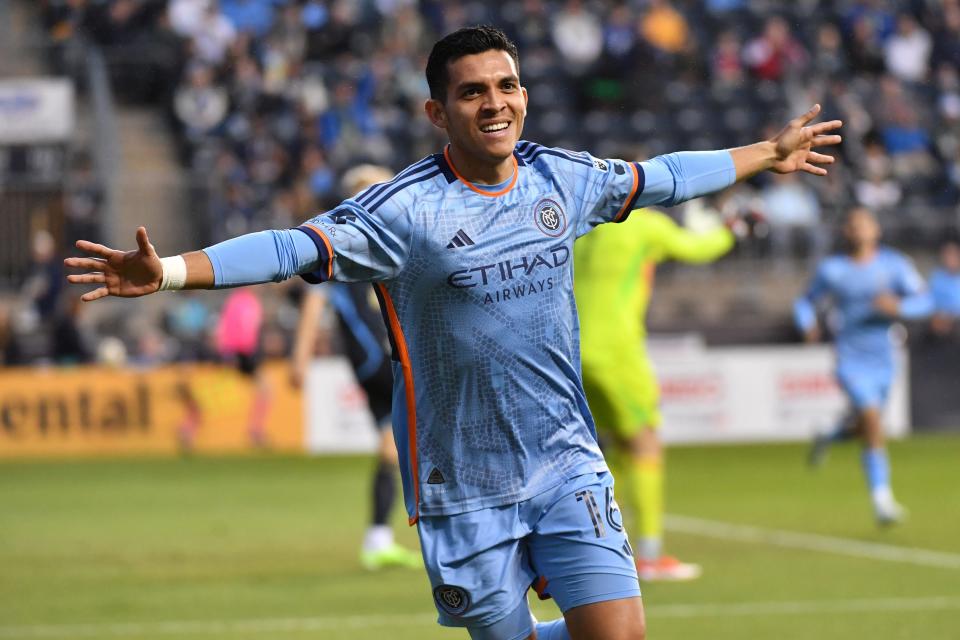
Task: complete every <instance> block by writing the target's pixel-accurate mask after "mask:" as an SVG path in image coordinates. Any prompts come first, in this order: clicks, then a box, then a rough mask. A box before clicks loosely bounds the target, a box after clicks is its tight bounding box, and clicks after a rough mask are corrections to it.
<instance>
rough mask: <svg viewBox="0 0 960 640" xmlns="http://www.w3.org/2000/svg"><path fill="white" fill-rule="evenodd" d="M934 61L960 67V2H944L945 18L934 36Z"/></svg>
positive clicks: (936, 64) (937, 64)
mask: <svg viewBox="0 0 960 640" xmlns="http://www.w3.org/2000/svg"><path fill="white" fill-rule="evenodd" d="M932 56H933V63H934V65H935V66H939V65H941V64H946V65H950V66H951V67H952V68H954V69H958V68H960V3H958V2H956V1H955V0H954V1H950V2H944V3H943V19H942V20H940V21H938V23H937V30H936V31H935V33H934V38H933V54H932Z"/></svg>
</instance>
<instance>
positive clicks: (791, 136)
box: [770, 104, 843, 176]
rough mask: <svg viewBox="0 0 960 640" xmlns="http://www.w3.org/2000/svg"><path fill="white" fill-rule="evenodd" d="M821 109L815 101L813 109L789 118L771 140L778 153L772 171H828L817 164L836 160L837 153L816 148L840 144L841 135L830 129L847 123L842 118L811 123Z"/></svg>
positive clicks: (821, 172)
mask: <svg viewBox="0 0 960 640" xmlns="http://www.w3.org/2000/svg"><path fill="white" fill-rule="evenodd" d="M819 113H820V105H819V104H815V105H813V108H812V109H810V111H807V112H806V113H805V114H803V115H802V116H799V117H796V118H794V119H793V120H791V121H790V122H788V123H787V126H786V127H784V128H783V130H781V131H780V133H778V134H777V135H776V136H774V137H773V138H772V139H771V140H770V142H772V143H773V144H774V148H775V153H776V156H777V159H776V160H775V161H774V164H773V167H771V170H772V171H775V172H776V173H793V172H794V171H806V172H807V173H812V174H813V175H815V176H825V175H827V170H826V169H824V168H823V167H819V166H817V165H820V164H833V162H834V158H833V156H828V155H825V154H822V153H817V152H816V151H814V150H813V149H814V148H816V147H823V146H828V145H835V144H840V142H841V138H840V136H839V135H835V134H829V132H831V131H836V130H837V129H839V128H840V127H841V125H842V124H843V123H842V122H841V121H840V120H830V121H829V122H818V123H817V124H814V125H811V124H810V122H811V121H812V120H813V119H814V118H816V117H817V115H818V114H819ZM828 134H829V135H828Z"/></svg>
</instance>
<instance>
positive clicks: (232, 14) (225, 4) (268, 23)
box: [220, 0, 274, 37]
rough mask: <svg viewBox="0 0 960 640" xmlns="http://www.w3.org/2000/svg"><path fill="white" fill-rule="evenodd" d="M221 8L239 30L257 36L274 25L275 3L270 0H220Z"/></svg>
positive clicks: (264, 33) (263, 33) (262, 34)
mask: <svg viewBox="0 0 960 640" xmlns="http://www.w3.org/2000/svg"><path fill="white" fill-rule="evenodd" d="M220 9H221V11H223V13H224V15H226V16H227V18H229V19H230V22H232V23H233V26H235V27H236V28H237V30H238V31H246V32H248V33H250V34H252V35H254V36H256V37H261V36H264V35H266V33H267V32H268V31H269V30H270V27H272V26H273V18H274V3H273V2H270V1H269V0H220Z"/></svg>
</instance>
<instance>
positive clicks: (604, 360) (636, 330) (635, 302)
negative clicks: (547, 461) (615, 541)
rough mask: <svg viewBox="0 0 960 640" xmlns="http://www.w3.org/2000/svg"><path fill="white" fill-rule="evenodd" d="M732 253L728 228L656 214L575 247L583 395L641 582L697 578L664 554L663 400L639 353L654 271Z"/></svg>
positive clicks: (695, 569) (695, 571)
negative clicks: (688, 224)
mask: <svg viewBox="0 0 960 640" xmlns="http://www.w3.org/2000/svg"><path fill="white" fill-rule="evenodd" d="M617 227H620V228H617ZM624 227H625V228H624ZM733 245H734V235H733V233H732V232H731V231H730V230H729V229H728V228H727V227H726V226H722V225H718V226H717V227H716V228H714V229H712V230H709V231H706V232H702V233H697V232H693V231H689V230H687V229H685V228H683V227H680V226H678V225H677V224H676V223H675V222H673V220H672V219H671V218H670V217H669V216H667V215H665V214H663V213H660V212H658V211H654V210H639V211H634V212H633V213H632V214H631V215H630V217H629V218H628V219H627V220H626V221H625V222H623V223H622V224H621V225H606V226H601V227H598V228H597V229H596V230H594V232H593V233H591V234H589V235H587V236H584V237H582V238H580V239H579V240H578V241H577V243H576V245H575V247H574V261H575V262H574V264H575V267H574V272H575V273H576V279H575V280H574V292H575V294H576V299H577V308H578V310H579V313H580V336H581V338H580V349H581V359H582V363H583V386H584V389H585V391H586V394H587V402H588V403H589V405H590V410H591V411H592V413H593V416H594V419H595V421H596V425H597V430H598V432H599V433H600V434H601V437H602V438H603V440H604V441H605V443H606V452H605V453H606V458H607V462H608V464H609V465H610V469H611V471H612V472H613V476H614V479H615V480H616V482H617V496H618V499H619V502H620V506H621V508H622V509H623V511H624V513H625V517H626V522H625V524H626V530H627V532H629V533H630V534H631V535H632V536H633V542H634V552H635V554H636V562H637V572H638V574H639V577H640V580H641V581H643V580H646V581H653V580H692V579H694V578H696V577H698V576H699V575H700V567H699V566H698V565H695V564H688V563H683V562H680V561H679V560H677V559H676V558H674V557H672V556H668V555H665V554H664V553H663V512H664V505H663V502H664V501H663V493H664V491H663V484H664V483H663V477H664V471H663V467H664V455H663V445H662V444H661V441H660V435H659V427H660V422H661V418H660V409H659V401H660V391H659V387H658V385H657V380H656V377H655V375H654V372H653V366H652V364H651V362H650V358H649V356H648V355H647V350H646V344H645V342H646V333H647V331H646V326H645V318H646V312H647V305H648V303H649V301H650V295H651V292H652V290H653V281H654V272H655V270H656V265H657V264H658V263H660V262H663V261H665V260H678V261H681V262H689V263H706V262H712V261H714V260H716V259H718V258H720V257H721V256H723V255H724V254H725V253H727V252H728V251H729V250H730V249H731V248H732V247H733Z"/></svg>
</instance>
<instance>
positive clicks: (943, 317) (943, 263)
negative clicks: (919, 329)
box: [930, 234, 960, 335]
mask: <svg viewBox="0 0 960 640" xmlns="http://www.w3.org/2000/svg"><path fill="white" fill-rule="evenodd" d="M930 293H931V295H933V302H934V307H935V310H936V311H935V313H934V316H933V318H932V319H931V321H930V326H931V328H932V329H933V331H934V332H935V333H936V334H938V335H947V334H949V333H950V332H951V331H952V330H953V328H954V326H955V325H956V322H957V319H960V237H958V236H957V235H955V234H954V235H952V236H949V237H948V238H947V239H946V240H944V242H943V243H942V245H941V247H940V265H939V266H938V267H937V268H936V269H934V271H933V273H931V274H930Z"/></svg>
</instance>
